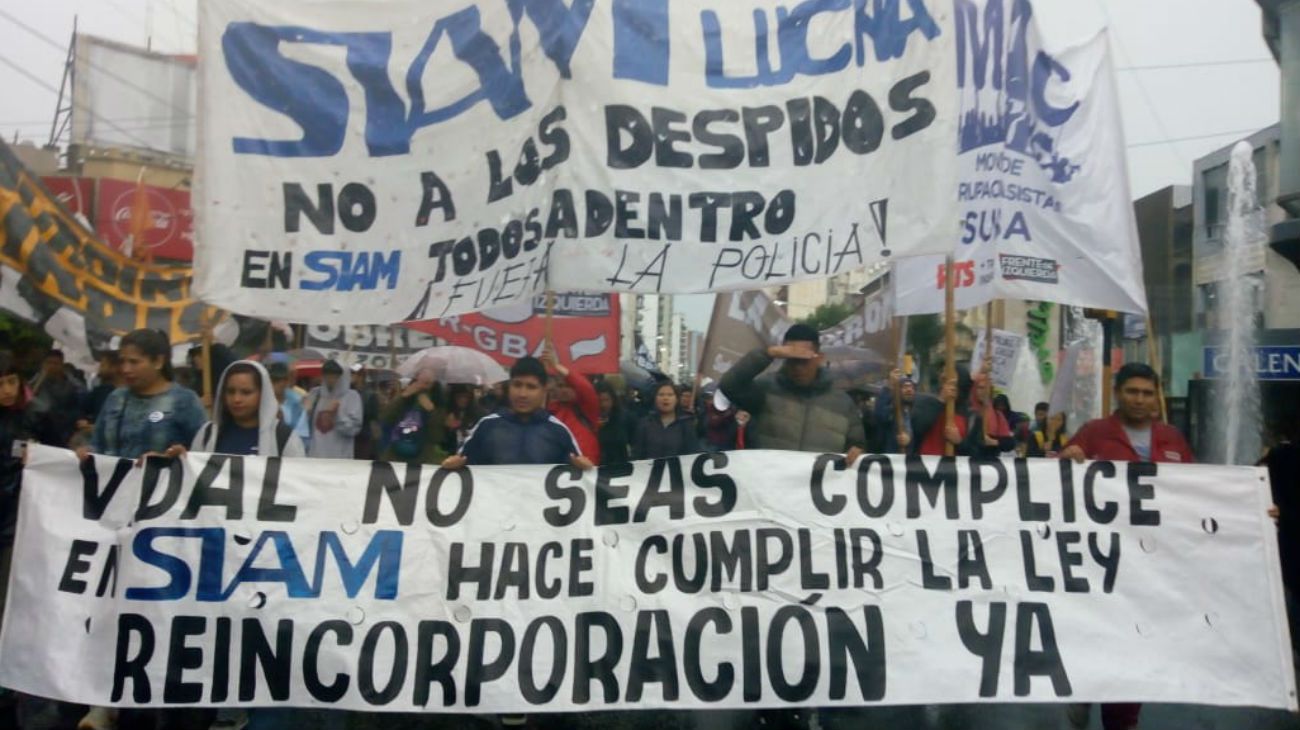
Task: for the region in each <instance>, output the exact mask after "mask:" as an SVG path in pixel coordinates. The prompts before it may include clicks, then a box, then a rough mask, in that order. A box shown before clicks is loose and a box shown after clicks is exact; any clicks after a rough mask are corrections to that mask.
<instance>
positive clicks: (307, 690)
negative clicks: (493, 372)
mask: <svg viewBox="0 0 1300 730" xmlns="http://www.w3.org/2000/svg"><path fill="white" fill-rule="evenodd" d="M1269 502H1270V499H1269V486H1268V483H1267V478H1266V476H1265V472H1264V471H1263V470H1260V469H1255V468H1248V467H1218V466H1186V465H1165V464H1142V463H1139V464H1125V463H1112V462H1097V463H1093V464H1087V465H1081V464H1078V465H1077V464H1074V463H1072V462H1057V461H1010V460H1007V461H991V462H972V461H967V460H960V461H959V460H955V459H944V460H940V459H937V458H921V457H911V458H907V457H902V456H867V457H863V458H862V459H861V460H860V462H859V463H858V464H856V465H855V466H854V467H853V468H846V467H845V465H844V463H843V460H842V458H841V457H838V456H835V455H825V456H822V455H817V454H805V453H791V452H767V451H741V452H733V453H729V454H700V455H696V456H688V457H681V458H680V459H678V458H674V459H664V460H659V461H656V462H638V463H636V464H632V465H623V466H614V467H604V468H602V469H601V470H599V471H598V472H590V473H586V474H583V473H581V472H578V471H577V470H575V469H574V468H572V467H569V466H567V465H564V466H555V467H550V466H520V467H485V468H470V469H468V470H465V471H460V472H448V471H446V470H441V469H435V468H432V467H427V466H421V465H418V464H417V465H393V464H385V463H361V462H353V461H313V460H293V459H286V460H280V459H270V460H263V459H258V458H251V457H250V458H239V457H219V456H212V455H206V454H195V453H191V454H188V455H186V456H184V457H182V458H181V459H180V460H178V461H175V462H170V463H169V462H162V461H150V462H149V463H148V464H147V465H146V466H145V467H144V468H138V467H135V466H134V465H133V464H132V463H130V462H128V461H125V460H123V461H116V460H113V459H108V458H102V457H96V458H95V459H94V460H92V461H88V462H85V463H84V464H83V463H79V462H78V460H77V458H76V457H75V455H73V454H72V453H71V452H68V451H63V450H56V449H50V448H46V447H40V446H33V447H32V448H31V449H30V451H29V460H28V464H27V469H26V472H25V474H24V476H23V492H22V499H21V505H20V517H19V523H18V533H17V538H16V544H15V553H14V559H13V568H12V571H13V572H12V580H11V582H10V586H9V595H8V606H7V612H6V615H5V620H4V630H3V634H2V635H0V684H3V685H4V686H6V687H10V688H12V689H14V690H17V691H21V692H27V693H31V694H36V695H42V696H48V697H56V698H60V699H63V700H68V701H73V702H79V703H89V704H93V705H108V704H113V705H153V706H163V705H184V704H203V705H297V706H306V705H311V706H317V707H320V706H327V707H338V708H347V709H353V710H383V711H408V712H409V711H425V712H466V711H472V712H481V713H494V712H511V713H513V712H529V713H534V712H549V711H575V710H578V711H581V710H598V709H604V708H642V709H645V708H667V707H670V708H681V709H692V708H694V709H698V708H714V707H716V708H724V707H727V708H739V707H774V706H793V705H815V706H828V705H829V706H852V705H863V704H909V705H910V704H927V703H952V702H958V703H965V702H1066V701H1068V702H1088V701H1108V702H1114V701H1143V700H1147V701H1156V702H1188V703H1197V704H1222V705H1257V706H1261V707H1277V708H1290V709H1292V710H1294V709H1295V708H1296V699H1295V684H1294V676H1293V674H1292V669H1291V655H1290V643H1289V638H1288V635H1287V625H1286V614H1285V611H1284V606H1283V594H1282V584H1281V577H1280V570H1279V567H1278V556H1277V548H1276V540H1277V535H1276V531H1275V528H1274V527H1273V524H1272V521H1271V520H1270V519H1269V518H1268V516H1267V515H1266V509H1267V507H1268V504H1269ZM85 657H94V658H95V661H83V660H81V659H82V658H85ZM1225 668H1230V669H1231V671H1225Z"/></svg>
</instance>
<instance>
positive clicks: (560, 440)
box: [442, 357, 596, 727]
mask: <svg viewBox="0 0 1300 730" xmlns="http://www.w3.org/2000/svg"><path fill="white" fill-rule="evenodd" d="M566 463H568V464H573V465H574V466H576V467H578V468H579V469H582V470H583V471H586V470H588V469H594V468H596V466H595V464H593V463H592V462H591V459H588V458H587V457H586V456H583V455H582V447H580V446H578V440H577V439H576V438H574V437H573V432H572V431H570V430H569V427H568V426H565V425H564V422H562V421H561V420H560V419H558V418H556V417H555V416H552V415H551V412H550V411H548V410H547V409H546V366H545V365H542V361H541V360H538V359H537V358H535V357H521V358H519V359H518V360H517V361H515V364H514V365H513V366H512V367H511V368H510V381H509V383H508V384H507V386H506V407H505V408H502V409H501V410H499V411H497V412H496V413H493V414H491V415H488V416H484V417H483V418H482V419H480V420H479V422H478V424H477V425H475V426H474V430H473V431H470V432H469V436H468V437H467V438H466V439H465V443H464V444H462V445H461V447H460V452H459V453H457V454H453V455H452V456H448V457H447V458H446V459H443V462H442V466H443V467H444V468H446V469H460V468H463V467H464V466H465V465H466V464H468V465H470V466H494V465H495V466H506V465H511V464H566ZM500 721H501V725H502V726H504V727H525V726H528V718H526V717H523V716H517V715H512V716H503V717H501V718H500Z"/></svg>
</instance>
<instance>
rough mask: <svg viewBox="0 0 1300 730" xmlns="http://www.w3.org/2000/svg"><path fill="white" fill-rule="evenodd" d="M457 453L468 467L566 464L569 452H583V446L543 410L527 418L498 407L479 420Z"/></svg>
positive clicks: (561, 423)
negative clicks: (495, 410)
mask: <svg viewBox="0 0 1300 730" xmlns="http://www.w3.org/2000/svg"><path fill="white" fill-rule="evenodd" d="M460 453H461V455H462V456H464V457H465V459H466V461H468V462H469V464H470V465H471V466H491V465H507V464H567V463H569V456H570V455H571V454H577V455H580V456H581V455H582V448H581V447H579V446H578V440H577V439H575V438H574V436H573V432H572V431H570V430H569V428H568V427H567V426H565V425H564V423H563V422H562V421H560V419H558V418H556V417H555V416H553V415H551V414H550V413H547V412H546V411H545V410H540V411H537V412H535V413H532V414H529V415H528V416H527V417H523V416H520V415H518V414H516V413H515V412H513V411H510V410H501V411H498V412H496V413H493V414H492V415H490V416H484V417H483V419H482V420H480V421H479V422H478V425H476V426H475V427H474V431H473V432H472V433H470V435H469V438H468V439H466V440H465V444H464V445H463V446H461V447H460Z"/></svg>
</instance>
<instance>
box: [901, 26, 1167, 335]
mask: <svg viewBox="0 0 1300 730" xmlns="http://www.w3.org/2000/svg"><path fill="white" fill-rule="evenodd" d="M954 7H955V10H956V36H957V87H958V89H959V91H960V94H961V122H960V129H959V133H958V140H959V142H958V147H959V150H960V154H959V156H958V163H957V165H958V181H957V188H956V198H957V202H958V204H959V206H960V212H959V215H958V217H959V219H960V231H959V233H958V236H957V240H955V241H951V243H952V245H951V246H949V250H951V251H952V252H953V254H954V258H955V275H954V281H953V286H954V288H955V289H956V295H957V307H958V308H961V309H969V308H972V307H975V306H978V305H980V304H983V303H985V302H988V301H990V300H992V299H1023V300H1029V301H1045V302H1058V303H1061V304H1067V305H1072V306H1081V307H1096V308H1100V309H1113V310H1118V311H1123V312H1137V313H1142V312H1145V311H1146V308H1147V304H1146V290H1145V288H1144V287H1143V283H1142V257H1141V253H1140V250H1139V247H1138V237H1137V224H1136V221H1135V219H1134V216H1133V204H1132V197H1131V196H1130V194H1129V184H1128V174H1127V170H1128V168H1127V162H1126V152H1125V146H1124V134H1123V123H1122V120H1121V118H1120V111H1119V98H1118V94H1117V90H1116V85H1115V71H1114V68H1113V67H1112V64H1111V60H1110V54H1109V50H1108V44H1107V39H1106V35H1105V33H1102V34H1099V35H1097V36H1096V37H1094V38H1093V39H1092V40H1090V41H1088V42H1087V43H1084V44H1082V45H1080V46H1077V47H1073V48H1068V49H1065V50H1063V51H1060V52H1057V51H1056V50H1054V49H1048V48H1045V47H1044V45H1043V42H1042V38H1041V37H1040V35H1039V30H1038V25H1037V23H1036V21H1035V20H1034V14H1033V11H1034V6H1033V5H1032V4H1031V3H1030V2H1028V0H955V2H954ZM894 274H895V277H896V284H897V288H896V292H897V294H898V311H899V313H901V314H927V313H938V312H942V311H943V302H944V296H943V291H944V280H945V278H946V277H945V274H944V262H943V258H942V257H921V258H913V259H905V260H900V261H898V262H897V263H896V264H895V267H894Z"/></svg>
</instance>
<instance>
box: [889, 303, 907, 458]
mask: <svg viewBox="0 0 1300 730" xmlns="http://www.w3.org/2000/svg"><path fill="white" fill-rule="evenodd" d="M906 326H907V318H906V317H894V328H893V332H891V333H890V346H891V347H892V348H893V356H894V370H896V371H897V372H898V377H897V378H890V380H891V384H890V385H891V387H892V388H893V391H894V392H893V396H894V428H896V429H897V430H898V434H897V435H898V442H899V443H900V444H901V443H902V441H903V436H905V435H907V431H906V430H905V429H904V428H903V328H904V327H906ZM904 453H906V449H904Z"/></svg>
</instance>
